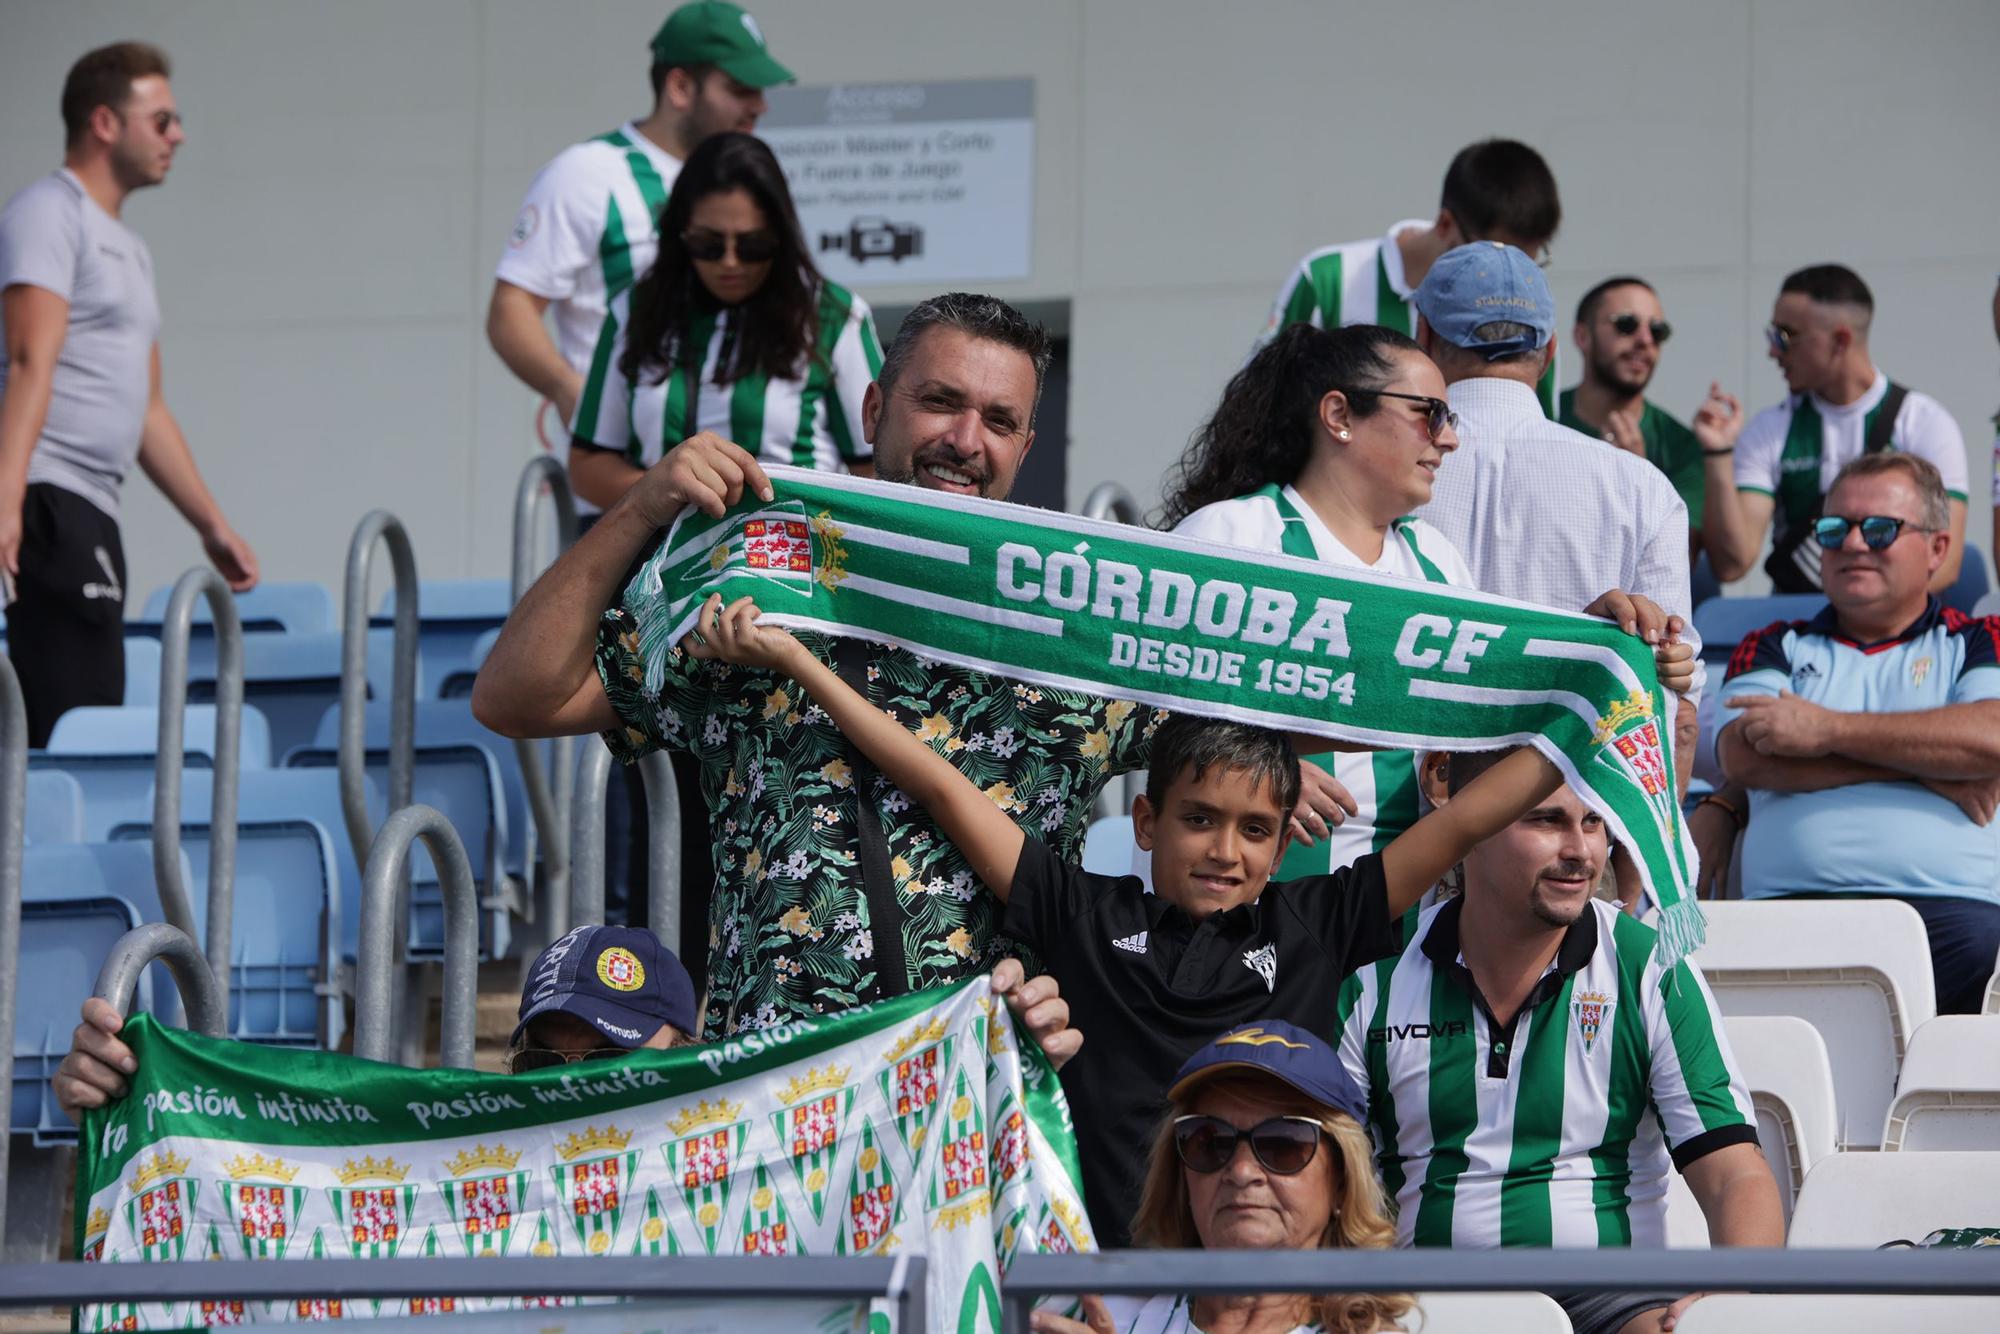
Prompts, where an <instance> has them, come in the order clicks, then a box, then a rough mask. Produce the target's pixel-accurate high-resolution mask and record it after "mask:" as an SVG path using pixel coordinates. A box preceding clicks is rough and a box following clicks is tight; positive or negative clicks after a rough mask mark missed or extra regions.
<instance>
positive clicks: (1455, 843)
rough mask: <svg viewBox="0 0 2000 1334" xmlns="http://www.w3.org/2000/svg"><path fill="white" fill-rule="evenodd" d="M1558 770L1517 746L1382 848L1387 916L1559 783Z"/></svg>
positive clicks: (1399, 911) (1406, 906) (1412, 901)
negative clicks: (1509, 753)
mask: <svg viewBox="0 0 2000 1334" xmlns="http://www.w3.org/2000/svg"><path fill="white" fill-rule="evenodd" d="M1562 783H1563V776H1562V771H1561V770H1560V769H1558V768H1556V767H1555V766H1554V765H1553V764H1550V763H1549V762H1548V761H1547V760H1545V759H1543V758H1542V755H1541V752H1540V751H1538V750H1536V749H1535V748H1534V747H1533V746H1522V747H1521V748H1520V749H1519V750H1517V751H1515V752H1514V753H1513V754H1511V755H1509V756H1507V758H1505V759H1503V760H1501V761H1500V762H1499V763H1498V764H1496V765H1494V766H1493V767H1492V768H1491V769H1488V770H1487V771H1486V772H1485V773H1483V774H1481V775H1479V777H1477V778H1475V779H1473V780H1472V781H1471V782H1470V783H1467V784H1466V785H1465V789H1464V790H1463V791H1461V792H1459V793H1458V794H1457V795H1456V796H1454V797H1453V798H1452V799H1451V800H1450V801H1448V802H1446V803H1445V804H1444V805H1442V806H1440V807H1438V808H1437V809H1436V810H1434V811H1432V812H1431V813H1430V814H1429V815H1426V816H1425V817H1424V818H1423V819H1421V820H1419V821H1417V822H1416V823H1415V824H1414V825H1411V826H1410V827H1409V828H1408V829H1406V830H1404V831H1403V832H1402V833H1401V834H1400V835H1398V836H1397V838H1396V840H1395V841H1394V842H1393V843H1391V844H1390V845H1389V846H1388V847H1386V848H1384V849H1383V850H1382V876H1383V879H1384V880H1386V881H1387V882H1388V886H1389V916H1390V917H1391V918H1396V917H1400V916H1402V915H1403V914H1404V913H1406V912H1408V911H1409V910H1410V908H1411V907H1412V906H1413V905H1415V903H1416V901H1417V900H1418V899H1420V898H1422V897H1423V896H1424V891H1425V890H1427V889H1429V888H1430V887H1431V886H1432V885H1434V884H1436V883H1437V882H1438V877H1439V876H1442V875H1443V874H1444V873H1445V872H1446V871H1449V870H1450V869H1451V868H1452V867H1454V866H1456V865H1457V864H1458V863H1459V862H1461V861H1463V860H1465V854H1466V853H1468V852H1471V851H1472V850H1473V849H1474V848H1476V847H1478V846H1479V845H1480V844H1481V843H1483V842H1485V841H1486V840H1487V839H1489V838H1491V837H1493V835H1495V834H1497V833H1499V832H1500V831H1501V830H1503V829H1505V828H1506V827H1507V826H1508V825H1510V824H1512V823H1514V821H1516V820H1518V819H1520V818H1521V817H1522V816H1524V815H1526V814H1527V813H1528V812H1529V811H1532V810H1533V809H1535V807H1537V806H1539V805H1541V804H1542V802H1544V801H1546V800H1547V799H1548V796H1549V794H1550V793H1551V792H1554V791H1555V790H1556V789H1557V788H1559V787H1561V786H1562Z"/></svg>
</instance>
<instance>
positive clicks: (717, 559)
mask: <svg viewBox="0 0 2000 1334" xmlns="http://www.w3.org/2000/svg"><path fill="white" fill-rule="evenodd" d="M727 564H729V543H728V542H727V541H722V542H717V543H716V544H715V546H714V548H713V549H712V550H710V551H709V553H708V568H709V569H711V570H714V571H716V572H717V573H720V572H721V570H722V567H723V566H725V565H727Z"/></svg>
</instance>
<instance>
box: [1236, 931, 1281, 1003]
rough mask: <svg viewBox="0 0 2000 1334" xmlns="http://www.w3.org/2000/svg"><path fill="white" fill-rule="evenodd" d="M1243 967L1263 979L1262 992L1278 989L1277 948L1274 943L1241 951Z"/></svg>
mask: <svg viewBox="0 0 2000 1334" xmlns="http://www.w3.org/2000/svg"><path fill="white" fill-rule="evenodd" d="M1243 966H1244V967H1245V968H1248V969H1249V970H1250V971H1251V972H1253V973H1255V974H1257V976H1259V977H1261V978H1263V979H1264V990H1266V991H1273V992H1275V991H1276V990H1277V989H1278V946H1277V943H1276V942H1275V941H1274V942H1272V943H1271V944H1269V945H1260V946H1258V947H1257V948H1256V949H1254V950H1245V951H1243Z"/></svg>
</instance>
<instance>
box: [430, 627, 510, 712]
mask: <svg viewBox="0 0 2000 1334" xmlns="http://www.w3.org/2000/svg"><path fill="white" fill-rule="evenodd" d="M499 642H500V627H499V626H497V625H496V626H494V627H493V628H492V629H491V630H488V631H487V632H486V633H485V634H483V635H481V636H479V638H477V639H475V640H473V641H472V661H471V662H470V663H468V664H467V665H466V666H463V667H459V668H455V669H453V670H452V671H450V672H447V673H446V674H445V675H444V678H443V680H442V681H441V682H440V683H439V685H438V698H439V699H471V698H472V683H473V682H474V681H476V680H478V679H479V669H480V668H481V667H484V666H485V665H486V657H487V655H488V654H489V653H491V652H493V646H494V645H495V644H497V643H499Z"/></svg>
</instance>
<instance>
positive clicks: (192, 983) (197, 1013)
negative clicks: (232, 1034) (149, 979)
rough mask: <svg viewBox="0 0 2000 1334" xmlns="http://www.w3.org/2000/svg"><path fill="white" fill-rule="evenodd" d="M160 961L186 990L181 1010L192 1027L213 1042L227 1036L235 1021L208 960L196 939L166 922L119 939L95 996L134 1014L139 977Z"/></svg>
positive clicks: (101, 972)
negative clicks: (133, 999)
mask: <svg viewBox="0 0 2000 1334" xmlns="http://www.w3.org/2000/svg"><path fill="white" fill-rule="evenodd" d="M155 962H158V963H163V964H165V965H166V966H167V971H168V972H169V973H172V974H173V978H174V985H175V986H177V987H179V988H180V992H181V1008H182V1009H183V1010H184V1011H186V1013H187V1026H188V1028H189V1029H190V1030H191V1031H193V1032H196V1033H206V1034H207V1035H208V1036H209V1037H212V1038H219V1037H221V1036H223V1030H224V1029H225V1028H226V1027H227V1026H228V1022H229V1006H228V1002H227V1001H226V1000H224V998H223V995H222V992H221V990H220V989H218V988H217V986H216V984H215V972H214V970H212V969H211V968H210V967H209V966H208V960H207V959H206V958H204V957H202V953H201V950H200V948H199V947H197V946H196V945H195V943H194V937H192V936H190V935H188V934H187V933H186V932H185V931H182V930H180V929H179V928H178V927H173V926H168V925H167V924H166V923H165V922H148V923H146V924H145V925H144V926H139V927H134V928H133V929H132V930H130V931H127V932H126V933H125V934H124V935H122V936H120V937H118V943H117V944H115V945H113V946H112V947H111V953H109V954H107V955H105V956H104V967H102V968H100V969H99V970H98V972H97V989H96V991H94V992H93V993H92V994H93V995H95V996H96V997H97V998H98V999H99V1000H105V1001H110V1002H111V1008H112V1009H114V1010H116V1011H118V1013H120V1014H130V1013H131V1012H132V991H133V988H135V987H137V986H138V985H139V974H141V973H143V972H144V971H145V970H146V966H147V965H148V964H151V963H155Z"/></svg>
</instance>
